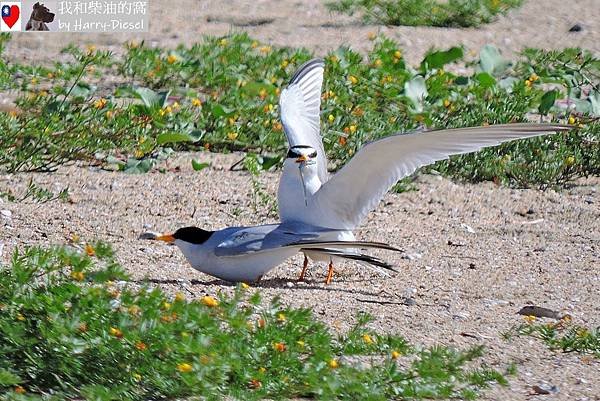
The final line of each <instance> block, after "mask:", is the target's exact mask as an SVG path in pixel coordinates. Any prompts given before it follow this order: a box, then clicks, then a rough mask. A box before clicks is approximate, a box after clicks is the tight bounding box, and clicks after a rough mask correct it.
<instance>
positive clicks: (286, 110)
mask: <svg viewBox="0 0 600 401" xmlns="http://www.w3.org/2000/svg"><path fill="white" fill-rule="evenodd" d="M323 70H324V62H323V60H320V59H313V60H310V61H308V62H307V63H305V64H303V65H302V66H301V67H300V68H299V69H298V71H297V72H296V74H294V76H293V77H292V80H291V81H290V84H289V86H288V87H287V88H286V89H284V90H283V91H282V92H281V96H280V98H279V107H280V109H281V121H282V123H283V129H284V132H285V136H286V137H287V141H288V144H289V146H290V147H292V146H298V145H309V146H312V147H313V148H314V149H315V150H316V151H317V165H318V168H319V178H320V180H321V182H325V181H327V178H328V173H327V157H326V155H325V149H324V148H323V141H322V140H321V128H320V113H321V87H322V85H323Z"/></svg>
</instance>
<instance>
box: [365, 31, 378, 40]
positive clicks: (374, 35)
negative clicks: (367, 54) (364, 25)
mask: <svg viewBox="0 0 600 401" xmlns="http://www.w3.org/2000/svg"><path fill="white" fill-rule="evenodd" d="M376 38H377V34H376V33H375V32H369V33H367V39H369V40H375V39H376Z"/></svg>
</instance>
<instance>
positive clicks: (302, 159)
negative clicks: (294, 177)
mask: <svg viewBox="0 0 600 401" xmlns="http://www.w3.org/2000/svg"><path fill="white" fill-rule="evenodd" d="M307 160H308V158H307V157H306V156H304V155H302V156H300V157H298V158H297V159H296V163H302V162H305V161H307Z"/></svg>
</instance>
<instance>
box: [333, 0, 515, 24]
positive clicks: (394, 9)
mask: <svg viewBox="0 0 600 401" xmlns="http://www.w3.org/2000/svg"><path fill="white" fill-rule="evenodd" d="M522 2H523V0H448V1H439V0H335V1H328V2H326V3H325V4H326V6H327V8H329V9H330V10H332V11H338V12H342V13H346V14H350V15H352V14H354V13H360V14H362V15H363V19H364V21H365V22H369V23H376V24H385V25H409V26H419V25H426V26H439V27H472V26H479V25H482V24H487V23H489V22H491V21H493V20H494V19H495V17H496V15H498V14H505V13H506V12H507V11H508V10H509V9H511V8H515V7H519V6H520V5H521V3H522Z"/></svg>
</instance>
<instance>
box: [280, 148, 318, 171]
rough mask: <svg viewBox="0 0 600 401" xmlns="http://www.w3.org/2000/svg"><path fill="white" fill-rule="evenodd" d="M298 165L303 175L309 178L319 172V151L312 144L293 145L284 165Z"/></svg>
mask: <svg viewBox="0 0 600 401" xmlns="http://www.w3.org/2000/svg"><path fill="white" fill-rule="evenodd" d="M285 164H287V165H288V166H289V167H297V168H298V169H300V172H301V173H302V175H303V176H304V177H305V178H307V177H310V176H311V175H312V174H317V151H316V150H315V148H313V147H312V146H308V145H296V146H292V147H291V148H290V149H289V150H288V153H287V156H286V159H285V161H284V165H285Z"/></svg>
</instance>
